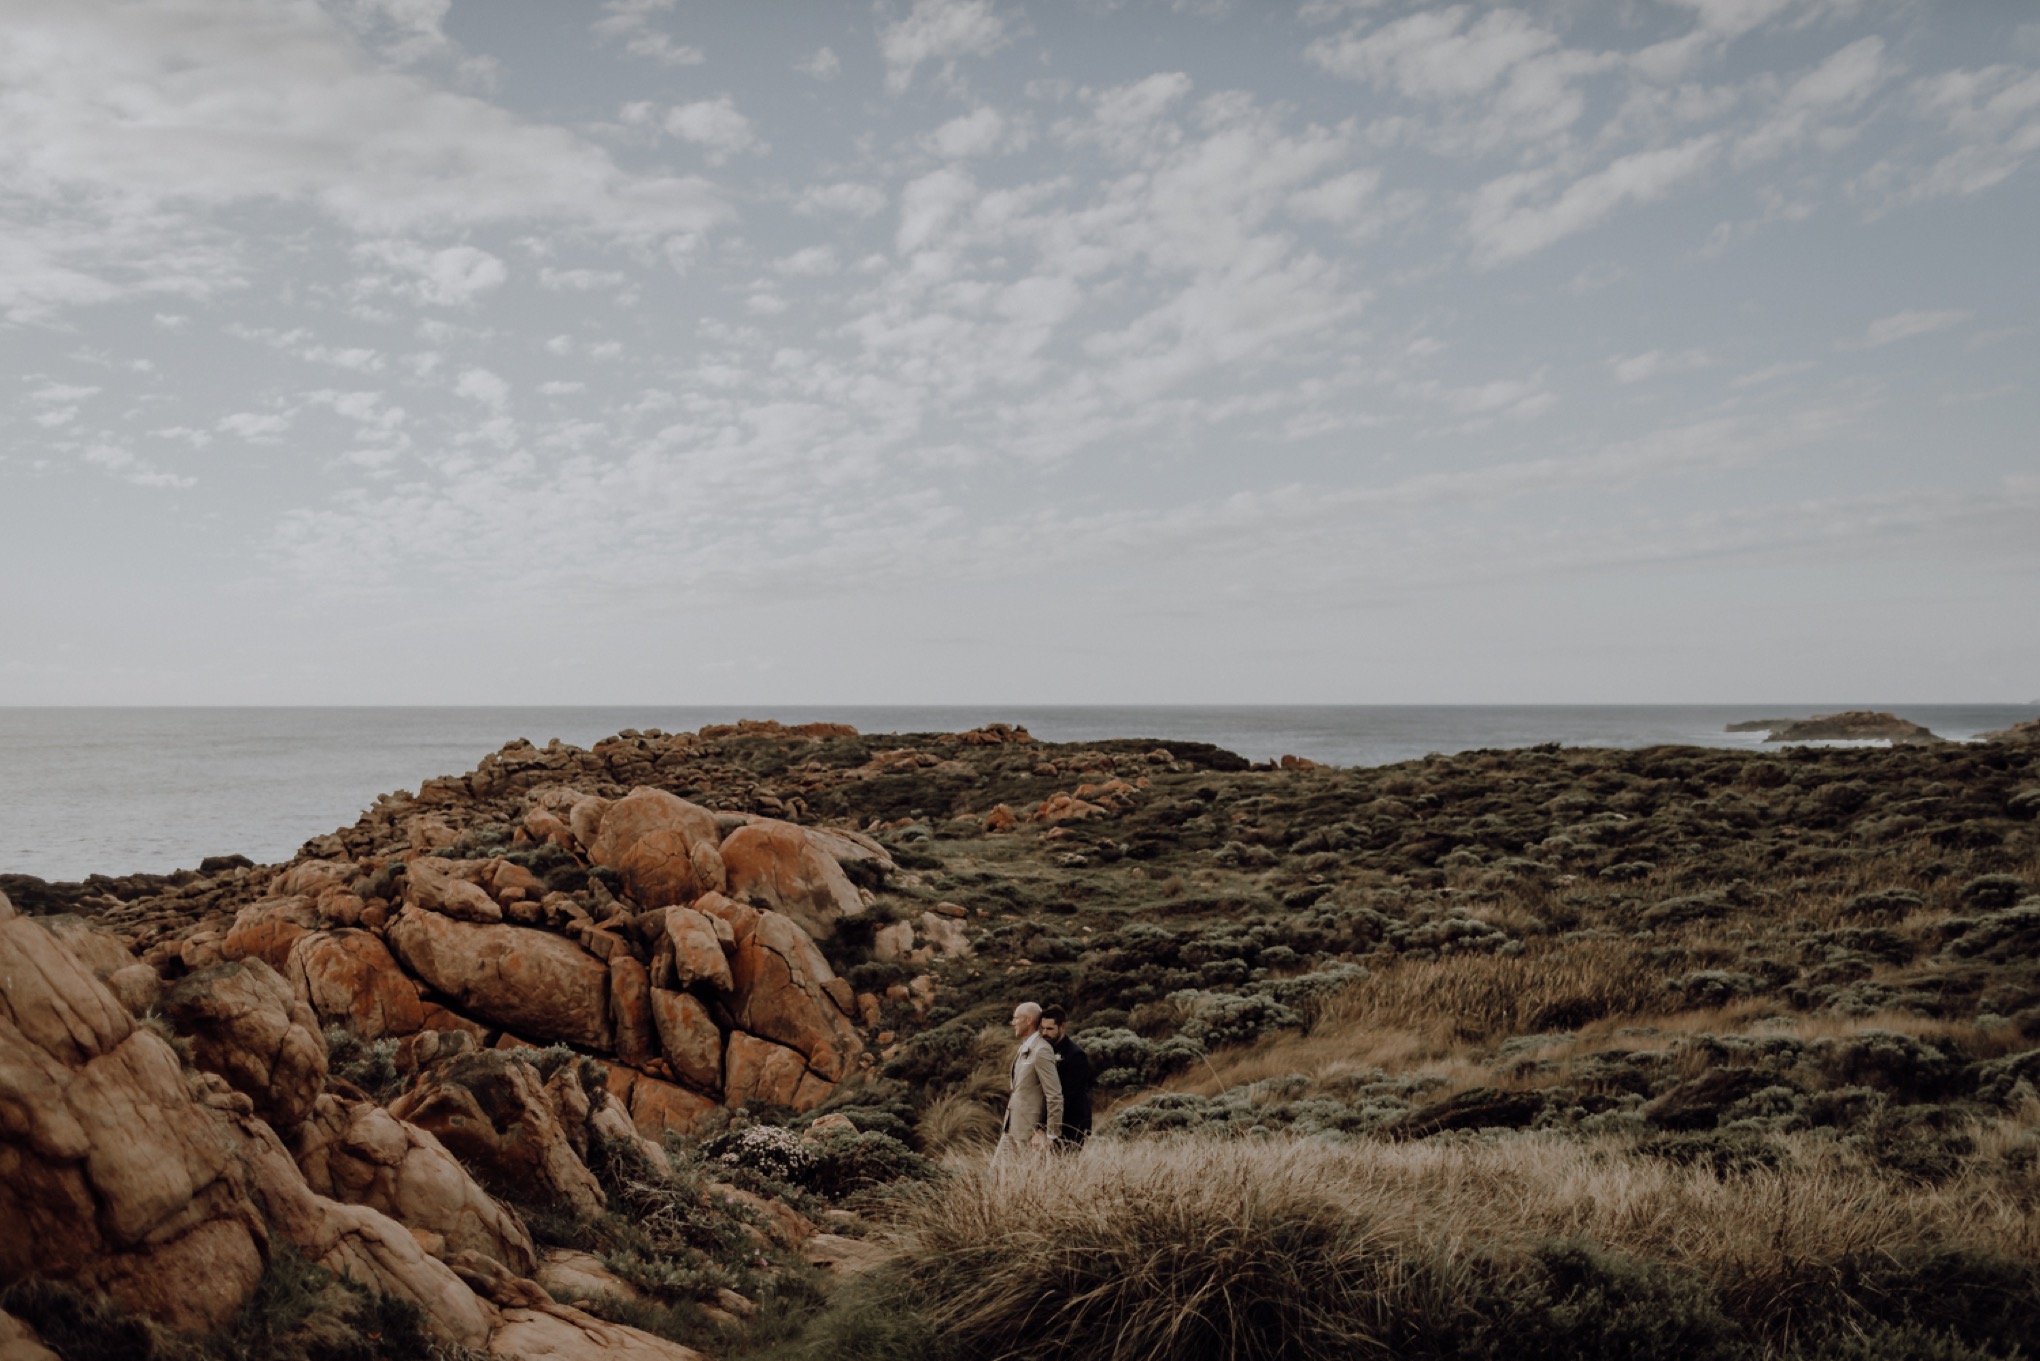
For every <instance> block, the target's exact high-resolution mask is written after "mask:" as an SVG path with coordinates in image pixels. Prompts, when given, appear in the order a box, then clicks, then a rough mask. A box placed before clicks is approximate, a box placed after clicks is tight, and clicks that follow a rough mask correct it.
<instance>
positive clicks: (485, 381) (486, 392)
mask: <svg viewBox="0 0 2040 1361" xmlns="http://www.w3.org/2000/svg"><path fill="white" fill-rule="evenodd" d="M453 390H454V392H455V394H457V395H458V396H462V397H465V398H467V399H468V400H469V401H471V402H477V403H480V404H481V405H482V406H486V407H492V408H494V409H495V410H497V411H501V410H502V409H503V408H504V406H505V405H507V404H508V402H509V400H510V385H509V384H508V383H506V382H504V381H503V380H502V379H501V378H499V377H497V376H496V375H495V374H493V373H491V372H489V371H488V370H487V369H480V368H476V369H465V370H463V371H462V372H461V375H460V378H459V379H458V380H457V381H455V383H454V385H453Z"/></svg>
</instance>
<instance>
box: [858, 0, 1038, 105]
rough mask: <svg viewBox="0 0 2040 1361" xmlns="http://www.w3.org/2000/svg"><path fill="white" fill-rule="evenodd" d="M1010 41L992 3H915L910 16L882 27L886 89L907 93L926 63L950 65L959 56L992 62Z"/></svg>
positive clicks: (941, 0) (986, 0)
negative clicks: (917, 72)
mask: <svg viewBox="0 0 2040 1361" xmlns="http://www.w3.org/2000/svg"><path fill="white" fill-rule="evenodd" d="M1007 41H1008V35H1007V32H1006V23H1005V21H1004V20H1003V19H1001V18H1000V17H999V16H998V14H997V13H995V12H994V11H993V9H992V4H991V0H914V7H913V9H912V10H910V11H908V13H907V14H906V15H905V16H903V17H901V18H899V19H896V20H893V21H891V22H889V23H885V24H882V25H881V26H880V28H879V35H878V48H879V53H880V55H882V56H883V57H884V58H885V87H886V89H888V90H890V91H891V92H893V93H894V94H900V93H903V92H904V91H905V90H906V89H907V87H908V86H909V85H911V84H913V80H914V72H915V71H917V70H919V69H920V67H921V66H922V65H923V64H925V63H927V62H941V63H944V64H945V66H948V65H953V64H954V63H955V62H956V60H957V59H958V58H960V57H987V56H990V55H991V54H992V53H994V52H996V51H998V50H999V48H1001V47H1003V46H1004V45H1005V44H1006V42H1007Z"/></svg>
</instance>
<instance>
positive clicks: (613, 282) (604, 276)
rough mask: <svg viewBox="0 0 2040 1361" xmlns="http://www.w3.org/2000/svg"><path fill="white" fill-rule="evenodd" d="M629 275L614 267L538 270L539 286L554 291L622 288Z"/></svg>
mask: <svg viewBox="0 0 2040 1361" xmlns="http://www.w3.org/2000/svg"><path fill="white" fill-rule="evenodd" d="M628 278H629V276H628V275H626V274H624V273H623V272H622V271H621V270H614V269H550V268H541V269H540V270H539V271H538V282H539V286H540V287H542V288H545V289H547V290H548V291H550V292H554V293H594V292H599V291H602V290H605V289H613V288H622V287H623V286H624V284H625V283H626V282H627V281H628Z"/></svg>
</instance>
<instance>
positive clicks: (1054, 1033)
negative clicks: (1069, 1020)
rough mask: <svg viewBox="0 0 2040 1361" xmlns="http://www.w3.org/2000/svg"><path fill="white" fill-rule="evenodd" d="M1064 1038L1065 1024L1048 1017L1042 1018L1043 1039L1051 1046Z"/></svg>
mask: <svg viewBox="0 0 2040 1361" xmlns="http://www.w3.org/2000/svg"><path fill="white" fill-rule="evenodd" d="M1062 1037H1063V1023H1062V1022H1061V1021H1056V1020H1051V1019H1049V1018H1048V1017H1046V1016H1044V1017H1042V1018H1041V1038H1043V1039H1044V1040H1047V1041H1048V1042H1049V1043H1050V1044H1054V1043H1055V1042H1056V1041H1058V1040H1060V1039H1061V1038H1062Z"/></svg>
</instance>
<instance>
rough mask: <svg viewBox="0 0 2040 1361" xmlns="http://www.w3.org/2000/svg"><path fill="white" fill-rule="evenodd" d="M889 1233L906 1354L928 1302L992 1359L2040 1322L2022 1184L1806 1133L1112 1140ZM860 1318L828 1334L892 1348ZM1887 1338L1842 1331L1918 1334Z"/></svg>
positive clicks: (955, 1184) (974, 1188)
mask: <svg viewBox="0 0 2040 1361" xmlns="http://www.w3.org/2000/svg"><path fill="white" fill-rule="evenodd" d="M888 1234H889V1237H890V1240H891V1242H892V1243H893V1245H894V1246H895V1247H896V1248H897V1250H898V1254H899V1255H898V1259H897V1262H896V1264H895V1265H894V1267H893V1268H891V1270H890V1271H889V1272H888V1273H885V1274H883V1275H881V1276H879V1277H877V1278H874V1280H873V1281H872V1282H871V1283H869V1284H867V1285H866V1286H865V1287H864V1291H865V1292H866V1293H865V1294H864V1296H863V1301H864V1310H863V1314H862V1315H859V1317H861V1318H862V1322H861V1323H860V1324H859V1325H858V1327H861V1328H863V1329H864V1330H865V1331H866V1332H867V1333H868V1332H869V1331H870V1318H871V1314H872V1311H873V1310H876V1311H877V1313H878V1314H879V1315H881V1316H885V1317H890V1318H892V1319H893V1322H892V1323H890V1324H889V1325H888V1327H887V1329H885V1330H881V1331H883V1332H884V1334H885V1336H886V1337H887V1338H888V1339H890V1341H889V1342H888V1344H887V1345H888V1346H890V1347H892V1348H894V1351H897V1352H898V1354H902V1355H904V1354H909V1352H908V1351H907V1350H901V1348H902V1347H903V1345H904V1344H902V1343H901V1341H900V1338H901V1335H902V1327H901V1325H900V1324H899V1322H898V1319H899V1318H900V1317H903V1316H904V1315H912V1316H914V1317H915V1318H916V1319H918V1320H919V1323H920V1325H921V1331H920V1332H918V1333H916V1334H915V1336H917V1337H919V1338H920V1339H921V1343H920V1345H922V1346H924V1347H928V1348H932V1347H933V1346H934V1342H933V1340H935V1339H939V1340H940V1343H941V1346H940V1348H939V1349H937V1350H939V1352H940V1353H941V1354H954V1355H958V1356H968V1357H971V1358H974V1359H975V1361H1005V1359H1006V1358H1018V1357H1023V1356H1024V1357H1031V1358H1044V1359H1046V1361H1056V1359H1058V1358H1071V1359H1072V1361H1073V1359H1074V1358H1078V1357H1082V1358H1086V1359H1087V1361H1091V1359H1095V1361H1202V1359H1203V1358H1212V1361H1216V1359H1217V1358H1221V1357H1224V1358H1262V1357H1267V1358H1283V1359H1284V1361H1292V1359H1294V1361H1317V1359H1318V1358H1332V1357H1340V1358H1345V1357H1355V1356H1368V1355H1382V1356H1412V1357H1437V1358H1443V1357H1448V1356H1449V1357H1495V1358H1500V1357H1510V1358H1512V1359H1513V1361H1523V1359H1524V1358H1535V1357H1547V1356H1548V1357H1553V1358H1556V1357H1561V1356H1563V1357H1613V1356H1636V1357H1645V1356H1665V1357H1679V1358H1689V1357H1724V1358H1726V1357H1739V1358H1740V1357H1760V1356H1792V1355H1816V1354H1827V1352H1826V1350H1825V1349H1828V1348H1831V1347H1834V1346H1839V1345H1841V1343H1840V1342H1839V1341H1837V1340H1838V1339H1848V1338H1854V1339H1855V1340H1856V1342H1857V1343H1860V1342H1862V1341H1863V1340H1864V1339H1866V1338H1867V1339H1871V1340H1873V1341H1874V1340H1875V1339H1877V1338H1879V1337H1884V1338H1887V1339H1890V1338H1902V1337H1913V1338H1929V1339H1931V1338H1936V1337H1942V1336H1947V1337H1951V1338H1956V1339H1959V1340H1960V1341H1961V1342H1962V1345H1963V1346H1966V1347H1970V1348H1975V1349H1977V1350H1973V1351H1970V1352H1968V1353H1964V1352H1962V1351H1956V1352H1953V1353H1949V1354H1951V1355H1964V1354H1967V1355H1971V1356H2012V1355H2015V1354H2016V1348H2017V1346H2018V1344H2019V1340H2020V1339H2021V1338H2024V1337H2026V1336H2027V1334H2026V1333H2025V1332H2024V1331H2022V1330H2024V1329H2026V1328H2028V1327H2029V1326H2030V1325H2029V1323H2028V1321H2027V1320H2028V1318H2029V1317H2040V1314H2028V1313H2023V1312H2022V1311H2031V1310H2035V1309H2040V1219H2036V1217H2035V1215H2034V1214H2033V1212H2032V1207H2031V1206H2030V1205H2026V1204H2021V1203H2018V1201H2016V1200H2014V1199H2013V1198H2011V1197H2010V1196H2008V1195H2007V1193H2006V1192H2005V1190H2004V1189H2003V1188H2002V1186H2001V1184H1998V1183H1993V1182H1987V1181H1985V1180H1983V1179H1981V1178H1975V1179H1967V1178H1956V1179H1953V1180H1951V1181H1948V1182H1946V1183H1943V1184H1940V1185H1935V1186H1896V1185H1893V1184H1892V1183H1891V1182H1889V1181H1885V1180H1882V1179H1880V1178H1878V1176H1877V1175H1876V1174H1875V1172H1874V1170H1873V1169H1871V1168H1870V1167H1869V1166H1868V1165H1866V1164H1864V1163H1862V1162H1861V1161H1858V1160H1856V1159H1855V1158H1854V1157H1852V1156H1851V1155H1850V1154H1848V1153H1847V1152H1846V1151H1844V1150H1842V1149H1840V1148H1838V1147H1836V1146H1834V1145H1832V1144H1822V1143H1819V1142H1816V1141H1811V1140H1799V1141H1787V1142H1786V1144H1785V1145H1784V1147H1783V1156H1782V1157H1781V1160H1780V1162H1779V1164H1778V1165H1777V1166H1774V1167H1759V1168H1755V1169H1752V1170H1750V1171H1748V1172H1746V1173H1742V1174H1738V1175H1735V1176H1733V1177H1730V1178H1727V1179H1723V1178H1720V1177H1717V1176H1715V1175H1714V1174H1712V1173H1710V1172H1707V1171H1703V1170H1696V1169H1693V1168H1683V1167H1678V1166H1674V1165H1671V1164H1667V1163H1664V1162H1661V1161H1657V1160H1653V1159H1650V1158H1646V1157H1640V1156H1636V1155H1633V1154H1631V1153H1628V1152H1626V1151H1623V1150H1621V1149H1619V1148H1616V1147H1614V1146H1612V1145H1592V1144H1582V1143H1579V1142H1577V1141H1566V1140H1560V1139H1556V1138H1552V1139H1547V1138H1542V1137H1536V1136H1529V1137H1520V1138H1514V1139H1510V1140H1506V1141H1498V1142H1480V1141H1472V1140H1468V1141H1449V1142H1448V1141H1438V1140H1433V1141H1428V1142H1424V1143H1415V1144H1393V1145H1391V1144H1372V1143H1354V1144H1337V1145H1335V1144H1329V1143H1324V1142H1318V1141H1312V1140H1286V1139H1274V1140H1252V1141H1232V1140H1219V1139H1210V1138H1203V1139H1194V1138H1185V1139H1176V1140H1149V1141H1142V1142H1124V1143H1122V1142H1115V1141H1097V1142H1094V1143H1093V1144H1092V1145H1091V1146H1090V1147H1089V1148H1088V1149H1086V1150H1085V1152H1084V1153H1083V1154H1082V1155H1081V1156H1078V1157H1075V1158H1067V1159H1063V1158H1052V1159H1047V1160H1041V1161H1034V1160H1022V1161H1007V1162H1004V1163H993V1164H985V1163H981V1162H980V1163H974V1164H972V1165H969V1166H959V1167H957V1168H955V1169H954V1170H953V1175H952V1176H951V1177H949V1178H948V1179H947V1180H946V1181H944V1182H943V1183H941V1184H940V1185H938V1186H936V1187H934V1188H932V1189H928V1190H924V1191H921V1192H919V1193H917V1194H916V1195H914V1196H913V1197H911V1198H909V1199H907V1200H905V1201H903V1202H902V1203H901V1206H900V1208H899V1214H898V1217H897V1219H896V1220H895V1222H894V1223H893V1224H892V1225H891V1226H890V1228H889V1230H888ZM854 1298H855V1297H853V1299H854ZM849 1313H850V1314H856V1313H857V1310H856V1309H854V1308H852V1309H851V1310H850V1311H849ZM846 1317H847V1315H846ZM1894 1330H1895V1331H1894ZM1908 1330H1909V1331H1908ZM856 1331H857V1327H852V1328H850V1329H849V1330H848V1332H849V1333H855V1332H856ZM846 1335H847V1334H846V1333H843V1332H838V1333H835V1334H831V1336H833V1337H834V1338H835V1341H834V1342H833V1343H829V1344H827V1345H828V1346H833V1347H835V1348H836V1349H837V1351H836V1354H838V1355H842V1356H845V1357H849V1356H858V1355H891V1354H894V1351H888V1350H886V1349H885V1348H878V1349H877V1350H873V1351H869V1352H866V1351H863V1350H860V1349H859V1348H857V1347H855V1346H847V1347H846V1346H845V1343H844V1338H845V1336H846ZM817 1341H818V1343H819V1339H817ZM1850 1345H1855V1344H1854V1343H1851V1344H1850ZM1891 1345H1897V1346H1899V1347H1900V1349H1899V1350H1898V1351H1888V1352H1885V1353H1879V1352H1877V1351H1874V1350H1873V1351H1870V1352H1861V1351H1859V1352H1858V1353H1852V1354H1860V1355H1878V1354H1888V1355H1892V1356H1894V1357H1895V1356H1897V1355H1902V1354H1904V1347H1905V1346H1910V1345H1912V1344H1910V1343H1905V1344H1903V1345H1901V1344H1899V1343H1893V1344H1891ZM814 1354H816V1355H819V1354H821V1353H820V1352H816V1353H814ZM930 1354H936V1351H931V1352H930ZM1834 1354H1837V1355H1838V1354H1840V1353H1834Z"/></svg>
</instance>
